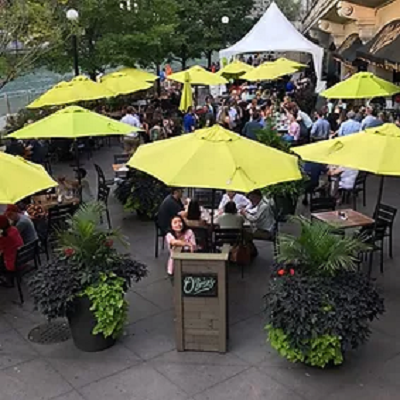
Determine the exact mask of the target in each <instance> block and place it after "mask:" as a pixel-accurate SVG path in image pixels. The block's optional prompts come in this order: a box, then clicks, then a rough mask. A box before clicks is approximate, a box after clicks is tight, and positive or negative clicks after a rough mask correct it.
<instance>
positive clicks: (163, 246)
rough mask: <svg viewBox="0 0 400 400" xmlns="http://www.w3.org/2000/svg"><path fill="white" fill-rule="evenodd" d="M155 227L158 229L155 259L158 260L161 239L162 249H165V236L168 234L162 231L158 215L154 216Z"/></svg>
mask: <svg viewBox="0 0 400 400" xmlns="http://www.w3.org/2000/svg"><path fill="white" fill-rule="evenodd" d="M154 227H155V229H156V237H155V246H154V257H155V258H158V251H159V244H160V243H159V241H160V238H161V239H162V249H163V250H164V248H165V236H166V235H167V233H166V232H165V231H164V230H163V229H161V227H160V225H159V224H158V215H157V214H156V215H155V216H154Z"/></svg>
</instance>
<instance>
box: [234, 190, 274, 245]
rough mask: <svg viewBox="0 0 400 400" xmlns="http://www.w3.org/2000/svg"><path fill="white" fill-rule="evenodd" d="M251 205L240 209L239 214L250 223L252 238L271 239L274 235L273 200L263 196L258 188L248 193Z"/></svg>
mask: <svg viewBox="0 0 400 400" xmlns="http://www.w3.org/2000/svg"><path fill="white" fill-rule="evenodd" d="M249 199H250V201H251V207H248V208H247V209H245V210H242V211H241V214H242V215H243V216H244V217H245V219H247V220H248V221H249V222H250V224H251V229H252V237H253V239H260V240H271V239H272V238H273V235H274V232H273V230H274V226H275V216H274V212H273V206H274V201H273V200H272V199H267V198H263V195H262V193H261V191H260V190H254V191H253V192H251V193H250V194H249Z"/></svg>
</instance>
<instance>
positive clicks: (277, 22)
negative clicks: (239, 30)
mask: <svg viewBox="0 0 400 400" xmlns="http://www.w3.org/2000/svg"><path fill="white" fill-rule="evenodd" d="M267 51H274V52H287V51H293V52H301V53H309V54H311V55H312V57H313V60H314V66H315V73H316V75H317V79H318V85H317V86H320V84H321V78H322V62H323V57H324V50H323V49H322V48H321V47H319V46H317V45H316V44H314V43H312V42H311V41H310V40H308V39H306V38H305V37H304V36H303V35H302V34H301V33H300V32H299V31H298V30H297V29H296V28H295V27H294V26H293V25H292V23H291V22H290V21H289V20H288V19H287V18H286V17H285V16H284V15H283V13H282V11H281V10H280V9H279V8H278V6H277V5H276V4H275V3H274V2H273V3H272V4H271V5H270V6H269V8H268V10H267V11H266V12H265V14H264V15H263V16H262V18H261V19H260V20H259V21H258V22H257V24H256V25H254V27H253V28H252V30H251V31H250V32H249V33H248V34H247V35H246V36H245V37H244V38H243V39H241V40H240V41H239V42H237V43H235V44H234V45H233V46H231V47H229V48H227V49H224V50H221V51H220V52H219V57H220V59H223V58H226V59H228V60H229V59H230V58H232V57H234V56H236V55H239V54H246V53H265V52H267Z"/></svg>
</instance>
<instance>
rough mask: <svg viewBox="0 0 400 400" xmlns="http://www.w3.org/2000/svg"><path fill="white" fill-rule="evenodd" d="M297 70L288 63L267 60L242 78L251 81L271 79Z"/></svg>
mask: <svg viewBox="0 0 400 400" xmlns="http://www.w3.org/2000/svg"><path fill="white" fill-rule="evenodd" d="M295 72H297V68H294V67H290V66H287V65H279V64H277V63H275V62H265V63H263V64H261V65H260V66H259V67H257V68H255V69H254V70H253V71H250V72H247V73H246V74H244V75H243V76H242V77H241V78H242V79H245V80H246V81H251V82H254V81H271V80H275V79H278V78H280V77H281V76H284V75H289V74H293V73H295Z"/></svg>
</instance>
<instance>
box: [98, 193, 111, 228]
mask: <svg viewBox="0 0 400 400" xmlns="http://www.w3.org/2000/svg"><path fill="white" fill-rule="evenodd" d="M109 195H110V188H109V187H108V186H106V185H100V186H99V187H98V188H97V201H98V202H100V203H103V205H104V207H105V213H106V217H107V223H108V229H111V218H110V211H109V210H108V196H109ZM101 223H103V216H101Z"/></svg>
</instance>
